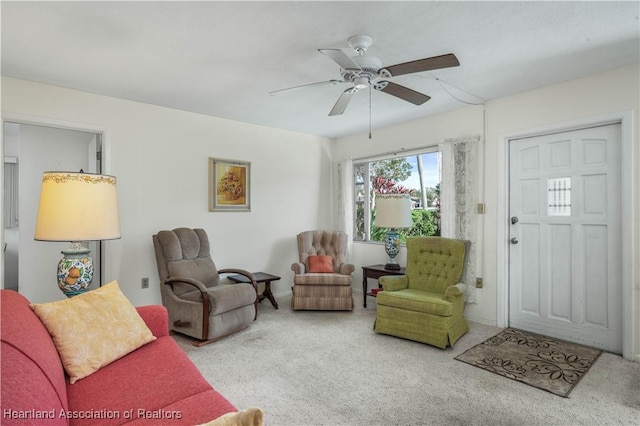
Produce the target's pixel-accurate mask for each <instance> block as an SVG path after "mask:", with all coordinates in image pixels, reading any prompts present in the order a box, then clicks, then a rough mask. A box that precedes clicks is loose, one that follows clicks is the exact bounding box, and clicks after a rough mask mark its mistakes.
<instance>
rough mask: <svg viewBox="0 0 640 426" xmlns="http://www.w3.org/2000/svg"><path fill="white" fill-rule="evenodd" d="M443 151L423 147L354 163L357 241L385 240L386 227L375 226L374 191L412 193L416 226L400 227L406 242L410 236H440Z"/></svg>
mask: <svg viewBox="0 0 640 426" xmlns="http://www.w3.org/2000/svg"><path fill="white" fill-rule="evenodd" d="M440 163H441V161H440V153H439V152H438V151H437V150H436V148H434V149H433V150H423V151H420V152H416V153H415V154H412V155H407V156H404V157H398V156H393V157H388V158H381V159H376V160H374V161H366V162H354V164H353V169H354V186H355V192H354V201H355V208H354V214H355V217H354V221H355V223H354V240H355V241H384V237H385V234H386V232H387V230H386V229H385V228H378V227H376V226H375V214H376V213H375V194H376V193H384V192H399V193H409V194H411V208H412V211H411V216H412V219H413V227H412V228H410V229H400V230H398V233H399V234H400V239H401V241H402V242H403V243H404V242H405V241H406V238H407V237H410V236H430V235H440Z"/></svg>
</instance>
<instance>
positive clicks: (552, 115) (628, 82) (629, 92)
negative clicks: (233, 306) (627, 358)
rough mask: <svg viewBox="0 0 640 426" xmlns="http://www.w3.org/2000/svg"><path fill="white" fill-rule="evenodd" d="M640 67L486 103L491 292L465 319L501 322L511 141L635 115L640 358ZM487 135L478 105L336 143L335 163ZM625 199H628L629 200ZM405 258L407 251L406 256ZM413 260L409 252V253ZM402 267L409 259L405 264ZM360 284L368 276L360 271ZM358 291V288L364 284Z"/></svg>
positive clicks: (365, 260)
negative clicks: (501, 236)
mask: <svg viewBox="0 0 640 426" xmlns="http://www.w3.org/2000/svg"><path fill="white" fill-rule="evenodd" d="M639 75H640V71H639V68H638V66H637V65H636V66H631V67H625V68H621V69H617V70H614V71H610V72H606V73H602V74H598V75H594V76H591V77H587V78H582V79H578V80H572V81H568V82H564V83H561V84H557V85H553V86H548V87H543V88H540V89H536V90H532V91H529V92H526V93H521V94H517V95H513V96H509V97H506V98H501V99H496V100H492V101H489V102H487V103H486V130H485V134H486V141H485V146H484V155H483V156H484V158H485V163H484V167H482V168H483V169H484V176H482V179H483V180H484V182H485V185H484V188H483V191H481V193H480V194H479V196H483V198H482V199H481V201H484V202H485V203H486V214H485V215H484V233H483V240H484V244H483V247H482V250H481V253H479V257H480V258H481V259H484V260H483V262H482V264H481V269H480V270H481V271H483V272H482V275H483V278H484V288H482V289H478V290H477V293H476V294H477V300H478V303H477V304H473V305H468V306H467V308H466V311H465V315H466V316H467V317H468V318H470V319H472V320H475V321H479V322H483V323H487V324H497V323H498V315H499V312H498V297H499V294H498V281H499V279H500V278H501V277H500V276H499V274H500V273H501V271H502V270H503V269H504V265H501V264H500V262H499V256H498V254H499V250H500V249H501V247H502V246H501V245H505V244H507V243H506V240H505V241H498V235H499V227H500V224H499V219H500V212H501V209H503V206H502V204H501V203H504V196H505V193H504V192H501V191H503V190H504V189H506V185H505V182H504V172H505V169H504V167H505V165H506V163H504V151H505V137H508V136H512V135H516V134H521V133H526V132H531V131H537V130H544V129H557V128H562V127H563V126H569V125H573V124H575V123H576V122H584V123H586V122H589V121H598V120H600V119H601V118H603V117H608V116H612V115H613V116H616V115H617V116H619V115H620V114H624V113H630V117H631V121H632V123H633V126H631V135H629V137H630V145H631V146H632V152H629V153H628V155H629V156H630V157H631V159H630V160H629V159H628V158H626V159H623V161H624V160H626V161H628V162H630V163H631V169H632V171H633V172H632V176H631V179H630V180H631V188H629V191H628V194H627V195H626V196H628V197H629V198H630V199H628V200H627V202H628V203H629V206H630V210H631V211H630V212H626V215H627V216H628V217H629V218H628V220H627V223H628V224H629V225H630V226H629V227H630V228H631V229H628V234H627V235H631V239H632V243H631V247H632V252H633V253H632V254H631V255H630V256H629V262H630V263H631V265H629V264H628V263H629V262H628V263H627V264H626V265H625V267H627V268H629V269H630V270H631V277H630V281H631V282H630V283H628V285H627V294H625V298H630V299H632V301H633V305H634V309H633V311H634V315H635V316H634V317H633V318H632V319H627V323H630V324H632V325H633V326H634V327H635V330H634V332H633V335H634V336H635V338H634V340H635V346H634V347H633V348H632V349H631V350H632V352H633V356H634V358H635V359H636V360H639V361H640V326H638V325H637V324H640V318H639V317H638V314H639V312H638V311H639V310H640V309H639V308H638V307H639V306H640V290H639V289H640V270H639V268H640V266H639V265H640V226H638V225H637V224H638V223H640V196H639V190H640V172H639V170H640V149H638V145H639V142H638V131H637V130H636V128H635V126H637V123H639V122H640V116H639V110H640V105H639V102H640V97H639V78H638V76H639ZM475 134H483V114H482V107H477V106H472V107H466V108H462V109H459V110H455V111H450V112H446V113H442V114H438V115H435V116H431V117H428V118H425V119H422V120H417V121H413V122H410V123H406V124H403V125H400V126H394V127H389V128H386V129H380V130H374V132H373V140H372V141H369V140H368V139H367V135H366V134H359V135H354V136H351V137H346V138H342V139H339V140H337V141H335V145H334V147H335V149H334V158H335V159H336V160H340V159H345V158H352V159H357V158H361V157H366V156H371V155H376V154H382V153H386V152H389V151H394V150H401V149H402V148H406V149H409V148H412V147H421V146H428V145H433V144H437V143H438V142H441V141H443V140H444V139H447V138H457V137H462V136H469V135H475ZM626 196H625V197H626ZM353 253H354V258H355V260H356V264H357V265H365V264H373V263H381V262H383V261H384V260H385V255H384V251H383V248H382V247H381V246H380V245H375V244H370V243H355V244H354V250H353ZM401 255H405V254H404V250H402V251H401ZM405 256H406V255H405ZM400 261H401V262H402V259H400ZM358 273H359V274H360V275H359V278H358V279H359V280H360V281H358V283H360V282H361V277H362V275H361V273H360V272H358ZM358 287H359V286H358Z"/></svg>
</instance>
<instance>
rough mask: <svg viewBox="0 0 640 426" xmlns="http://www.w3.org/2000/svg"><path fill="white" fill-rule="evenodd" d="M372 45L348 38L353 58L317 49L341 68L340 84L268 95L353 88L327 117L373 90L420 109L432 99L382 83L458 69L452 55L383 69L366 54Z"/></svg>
mask: <svg viewBox="0 0 640 426" xmlns="http://www.w3.org/2000/svg"><path fill="white" fill-rule="evenodd" d="M372 43H373V39H372V38H371V37H369V36H366V35H356V36H353V37H351V38H349V40H348V44H349V46H350V47H351V48H352V49H353V50H354V51H355V53H356V55H355V56H353V57H350V56H349V55H347V54H346V53H345V52H344V51H343V50H342V49H318V51H319V52H320V53H322V54H323V55H325V56H327V57H328V58H330V59H331V60H333V61H334V62H335V63H337V64H338V65H340V75H341V76H342V80H329V81H324V82H320V83H311V84H305V85H302V86H296V87H291V88H288V89H282V90H277V91H275V92H271V94H272V95H273V94H276V93H281V92H284V91H289V90H294V89H300V88H303V87H308V86H317V85H321V84H332V85H333V84H337V83H349V84H351V85H352V86H351V87H350V88H348V89H346V90H345V91H343V92H342V94H341V95H340V97H339V98H338V100H337V101H336V103H335V105H334V106H333V108H332V109H331V111H330V112H329V116H335V115H340V114H342V113H344V111H345V110H346V108H347V106H348V105H349V102H350V101H351V98H352V97H353V95H354V94H356V93H357V92H358V91H360V90H362V89H366V88H373V89H374V90H378V91H380V92H383V93H386V94H388V95H391V96H395V97H396V98H398V99H402V100H403V101H406V102H410V103H412V104H414V105H422V104H424V103H425V102H427V101H428V100H429V99H431V97H429V96H427V95H425V94H424V93H420V92H417V91H415V90H413V89H410V88H408V87H405V86H402V85H400V84H397V83H393V82H391V81H388V80H383V79H390V78H393V77H397V76H399V75H405V74H413V73H418V72H424V71H433V70H437V69H441V68H450V67H457V66H459V65H460V62H459V61H458V58H456V56H455V55H454V54H453V53H449V54H446V55H441V56H433V57H430V58H424V59H418V60H415V61H410V62H405V63H402V64H396V65H391V66H386V67H384V66H382V61H381V60H380V58H378V57H376V56H372V55H367V50H368V49H369V47H370V46H371V44H372Z"/></svg>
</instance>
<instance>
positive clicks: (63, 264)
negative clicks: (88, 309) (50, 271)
mask: <svg viewBox="0 0 640 426" xmlns="http://www.w3.org/2000/svg"><path fill="white" fill-rule="evenodd" d="M90 252H91V251H90V250H89V249H88V248H86V247H82V246H81V245H80V244H79V243H73V244H71V247H69V248H68V249H66V250H63V251H62V254H63V256H64V257H63V258H62V259H60V262H59V263H58V288H60V290H62V292H63V293H64V294H65V295H66V296H67V297H73V296H76V295H78V294H81V293H84V292H85V291H87V290H88V289H89V286H90V285H91V281H93V259H91V257H90V256H89V253H90Z"/></svg>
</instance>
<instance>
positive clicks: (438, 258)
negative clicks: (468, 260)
mask: <svg viewBox="0 0 640 426" xmlns="http://www.w3.org/2000/svg"><path fill="white" fill-rule="evenodd" d="M465 252H466V243H465V241H462V240H456V239H451V238H442V237H415V238H408V239H407V269H406V272H405V275H396V276H383V277H380V280H379V282H380V284H381V285H382V288H383V290H384V291H381V292H379V293H378V295H377V298H376V303H377V315H376V320H375V324H374V330H375V331H376V332H377V333H382V334H389V335H392V336H397V337H402V338H405V339H409V340H415V341H418V342H422V343H428V344H430V345H433V346H437V347H439V348H442V349H444V348H446V347H447V345H451V346H453V345H454V344H455V342H456V341H457V340H458V339H459V338H460V337H461V336H462V335H463V334H465V333H466V332H467V331H469V325H468V324H467V321H466V320H465V318H464V315H463V313H464V291H465V289H466V285H465V284H462V283H459V282H458V281H459V280H460V277H461V276H462V271H463V268H464V261H465Z"/></svg>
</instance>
